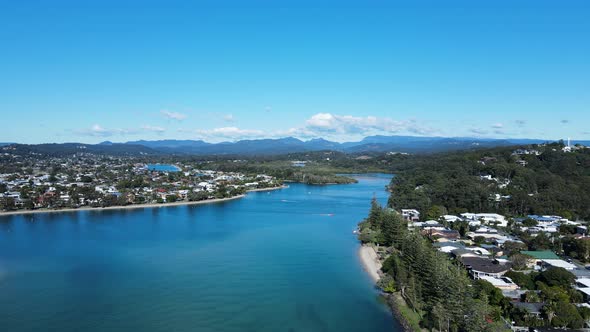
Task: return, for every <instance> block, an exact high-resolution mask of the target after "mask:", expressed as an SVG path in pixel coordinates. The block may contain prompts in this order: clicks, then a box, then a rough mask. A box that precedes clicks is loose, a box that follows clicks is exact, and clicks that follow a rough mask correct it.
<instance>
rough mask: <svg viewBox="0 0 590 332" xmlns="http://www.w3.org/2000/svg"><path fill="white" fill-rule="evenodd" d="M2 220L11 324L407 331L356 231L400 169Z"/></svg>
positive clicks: (25, 327)
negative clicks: (183, 200) (339, 181)
mask: <svg viewBox="0 0 590 332" xmlns="http://www.w3.org/2000/svg"><path fill="white" fill-rule="evenodd" d="M359 180H360V182H359V183H357V184H350V185H340V186H307V185H302V184H291V185H290V188H288V189H283V190H278V191H271V192H257V193H249V194H248V195H247V196H246V197H245V198H243V199H239V200H234V201H230V202H226V203H221V204H208V205H200V206H178V207H160V208H145V209H136V210H109V211H77V212H71V213H52V214H37V215H23V216H4V217H0V331H148V332H149V331H273V332H274V331H286V332H294V331H306V332H307V331H322V332H327V331H335V332H336V331H339V332H340V331H397V330H401V329H400V328H399V326H398V325H397V323H396V322H395V321H394V319H393V318H392V316H391V314H390V313H389V312H388V309H387V308H386V307H385V306H384V305H383V304H382V303H380V302H379V301H378V296H377V295H378V294H377V293H376V291H375V290H374V288H373V285H372V283H371V281H370V279H369V277H368V276H367V274H366V273H365V272H364V271H363V270H362V268H361V265H360V263H359V260H358V256H357V249H358V243H357V241H356V239H355V237H354V235H353V234H352V231H353V229H354V228H355V225H356V223H357V222H358V221H359V220H360V219H362V218H363V217H364V216H365V215H366V213H367V211H368V208H369V202H370V199H371V197H372V196H373V194H375V195H376V196H377V197H378V198H379V199H380V200H381V201H382V202H384V201H385V199H386V194H387V193H386V192H385V191H384V186H385V185H386V184H387V182H388V181H389V178H388V177H384V176H380V177H366V176H365V177H360V178H359Z"/></svg>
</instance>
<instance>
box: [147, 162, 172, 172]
mask: <svg viewBox="0 0 590 332" xmlns="http://www.w3.org/2000/svg"><path fill="white" fill-rule="evenodd" d="M146 166H147V169H148V171H157V172H179V171H180V168H179V167H177V166H174V165H169V164H147V165H146Z"/></svg>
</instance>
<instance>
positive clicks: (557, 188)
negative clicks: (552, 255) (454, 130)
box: [389, 143, 590, 219]
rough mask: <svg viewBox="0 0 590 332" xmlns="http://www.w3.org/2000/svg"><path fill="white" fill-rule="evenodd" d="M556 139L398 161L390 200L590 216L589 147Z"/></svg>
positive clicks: (427, 212)
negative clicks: (568, 147)
mask: <svg viewBox="0 0 590 332" xmlns="http://www.w3.org/2000/svg"><path fill="white" fill-rule="evenodd" d="M563 148H564V145H563V144H561V143H553V144H547V145H532V146H527V147H500V148H494V149H486V150H476V151H466V152H453V153H444V154H435V155H423V156H418V155H417V156H411V157H409V158H406V159H404V160H399V161H398V163H397V165H396V167H395V168H396V169H397V170H396V173H397V176H396V177H395V178H394V179H393V180H392V195H391V197H390V200H389V204H390V205H391V206H392V207H394V208H397V209H401V208H416V209H418V210H420V211H421V212H422V215H423V216H425V217H429V218H436V217H438V216H440V215H441V214H445V213H447V212H448V213H452V214H456V213H462V212H467V211H469V212H497V213H501V214H505V215H509V216H520V215H527V214H558V215H561V216H563V217H567V218H570V219H578V218H580V219H590V149H589V148H578V147H572V151H571V152H564V151H563Z"/></svg>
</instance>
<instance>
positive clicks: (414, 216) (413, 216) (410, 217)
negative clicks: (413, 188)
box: [402, 209, 420, 222]
mask: <svg viewBox="0 0 590 332" xmlns="http://www.w3.org/2000/svg"><path fill="white" fill-rule="evenodd" d="M402 217H403V218H404V219H405V220H406V221H410V222H415V221H420V212H418V210H414V209H402Z"/></svg>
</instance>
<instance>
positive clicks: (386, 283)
mask: <svg viewBox="0 0 590 332" xmlns="http://www.w3.org/2000/svg"><path fill="white" fill-rule="evenodd" d="M377 287H379V288H381V290H382V291H383V292H385V293H394V292H395V280H394V279H393V277H392V276H391V275H385V276H384V277H383V278H381V279H379V281H378V282H377Z"/></svg>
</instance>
